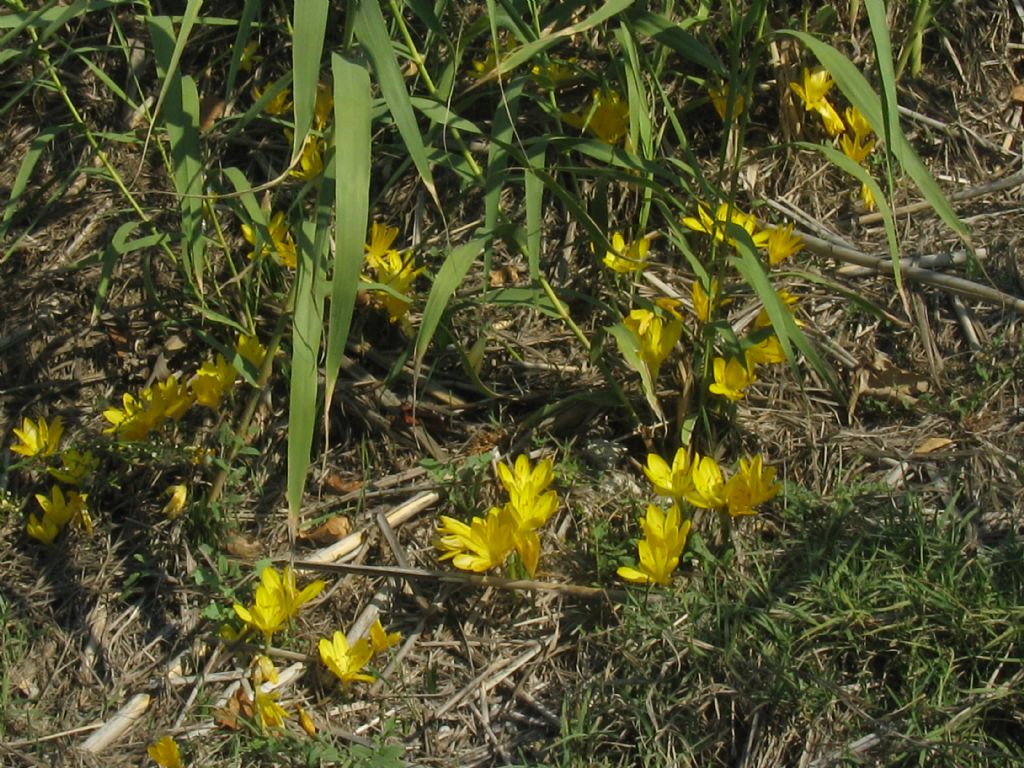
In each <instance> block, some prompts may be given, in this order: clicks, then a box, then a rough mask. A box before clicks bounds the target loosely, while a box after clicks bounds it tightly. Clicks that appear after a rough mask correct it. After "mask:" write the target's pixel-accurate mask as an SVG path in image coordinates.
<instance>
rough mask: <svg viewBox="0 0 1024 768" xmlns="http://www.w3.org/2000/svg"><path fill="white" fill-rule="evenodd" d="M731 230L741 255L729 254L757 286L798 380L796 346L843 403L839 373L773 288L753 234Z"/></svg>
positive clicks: (752, 287)
mask: <svg viewBox="0 0 1024 768" xmlns="http://www.w3.org/2000/svg"><path fill="white" fill-rule="evenodd" d="M728 229H729V231H730V234H732V236H733V237H735V239H736V243H737V251H738V252H739V254H740V255H739V256H729V257H728V258H729V263H730V264H731V265H732V266H733V267H735V268H736V271H737V272H739V273H740V275H742V276H743V279H744V280H745V281H746V283H747V285H749V286H750V287H751V289H753V291H754V293H756V294H757V297H758V298H759V299H760V300H761V303H762V304H764V308H765V311H766V312H767V313H768V318H769V319H770V320H771V321H772V328H773V329H774V330H775V335H776V336H778V338H779V343H780V344H781V345H782V348H783V350H785V352H786V357H787V358H788V359H789V361H790V366H791V367H792V369H793V372H794V374H796V376H797V377H798V379H799V378H801V373H800V369H799V368H798V367H797V365H796V356H795V354H794V353H793V347H794V346H795V347H796V348H797V349H799V350H800V351H801V352H803V354H804V357H805V358H807V362H809V363H810V364H811V367H813V368H814V370H815V371H817V372H818V375H819V376H821V378H822V379H824V381H825V382H826V383H827V384H828V387H829V389H831V390H832V393H833V395H834V396H835V397H836V398H837V399H838V400H839V402H843V401H844V396H843V393H842V389H840V387H839V383H838V381H837V380H836V377H835V373H834V372H833V371H832V369H831V368H830V367H829V366H828V364H827V363H826V362H825V361H824V360H823V359H822V358H821V355H819V354H818V351H817V350H816V349H815V348H814V346H813V345H812V344H811V342H810V340H809V339H808V338H807V336H806V334H804V332H803V331H802V330H800V327H799V326H798V325H797V324H796V320H795V319H794V318H793V314H792V312H791V311H790V310H789V308H788V307H787V306H786V305H785V304H783V303H782V300H781V299H779V296H778V294H777V293H776V292H775V289H774V288H773V287H772V284H771V281H770V280H769V279H768V274H767V273H766V272H765V270H764V265H763V264H762V263H761V259H760V258H759V257H758V255H757V251H756V250H755V249H754V244H753V243H752V242H751V241H750V236H749V235H747V234H746V233H745V232H743V231H742V229H741V228H740V227H738V226H736V225H734V224H730V225H728Z"/></svg>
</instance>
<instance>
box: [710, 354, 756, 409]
mask: <svg viewBox="0 0 1024 768" xmlns="http://www.w3.org/2000/svg"><path fill="white" fill-rule="evenodd" d="M714 372H715V380H714V382H713V383H712V384H711V386H709V387H708V389H709V390H711V392H712V393H714V394H716V395H721V396H722V397H727V398H729V399H730V400H733V401H736V400H742V399H743V390H744V389H746V388H747V387H749V386H750V385H751V384H753V383H754V382H755V381H756V380H757V377H756V376H755V375H754V368H753V366H751V365H750V364H749V363H748V361H746V360H740V359H738V358H735V357H730V358H729V360H728V362H726V360H725V358H723V357H716V358H715V360H714Z"/></svg>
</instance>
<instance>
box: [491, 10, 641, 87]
mask: <svg viewBox="0 0 1024 768" xmlns="http://www.w3.org/2000/svg"><path fill="white" fill-rule="evenodd" d="M634 2H636V0H608V1H607V2H605V3H603V4H602V5H601V7H600V8H598V9H597V10H596V11H594V12H593V13H592V14H590V15H589V16H588V17H587V18H585V19H582V20H581V21H578V22H576V23H575V24H570V25H569V26H567V27H563V28H562V29H558V30H555V31H554V32H550V33H548V34H545V35H543V36H542V37H540V38H538V39H537V40H533V41H531V42H529V43H526V44H525V45H523V46H521V47H519V48H517V49H516V50H515V51H513V52H512V53H511V54H509V55H508V56H506V57H505V58H503V59H501V60H500V61H498V65H497V66H496V67H495V68H494V71H493V72H491V73H489V74H488V75H487V76H486V77H483V78H481V80H482V81H486V80H490V79H494V78H496V77H500V76H501V75H503V74H507V73H509V72H511V71H512V70H514V69H515V68H516V67H518V66H520V65H521V64H525V63H526V62H528V61H529V60H530V59H532V58H533V57H534V56H536V55H537V54H538V53H541V52H542V51H545V50H547V49H548V48H550V47H552V46H553V45H556V44H557V43H559V42H560V41H562V40H565V39H567V38H570V37H573V36H574V35H578V34H580V33H581V32H586V31H587V30H588V29H593V28H594V27H596V26H598V25H599V24H603V23H604V22H606V21H608V20H609V19H612V18H614V17H615V16H617V15H618V14H620V13H622V12H623V11H625V10H626V9H627V8H629V7H630V6H631V5H633V3H634Z"/></svg>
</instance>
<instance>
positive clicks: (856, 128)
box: [844, 107, 873, 143]
mask: <svg viewBox="0 0 1024 768" xmlns="http://www.w3.org/2000/svg"><path fill="white" fill-rule="evenodd" d="M844 114H845V115H846V125H847V127H848V128H849V129H850V130H851V131H853V135H854V138H855V139H856V141H857V143H860V142H861V141H862V140H864V139H866V138H867V137H868V136H870V135H871V134H872V133H873V131H872V129H871V123H869V122H868V119H867V118H866V117H864V115H863V114H862V113H861V111H860V110H859V109H857V108H856V107H847V108H846V112H845V113H844Z"/></svg>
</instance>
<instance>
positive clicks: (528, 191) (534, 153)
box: [524, 140, 547, 283]
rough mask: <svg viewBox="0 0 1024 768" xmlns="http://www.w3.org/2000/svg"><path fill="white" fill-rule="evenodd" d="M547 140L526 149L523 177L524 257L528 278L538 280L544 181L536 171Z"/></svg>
mask: <svg viewBox="0 0 1024 768" xmlns="http://www.w3.org/2000/svg"><path fill="white" fill-rule="evenodd" d="M546 152H547V142H546V141H543V140H541V141H538V142H536V143H535V144H532V145H531V146H530V148H529V150H527V153H526V159H527V162H529V164H530V167H529V170H527V172H526V178H525V179H524V195H525V197H526V258H527V261H528V262H529V265H530V279H531V280H533V281H534V282H535V283H536V282H537V281H539V280H540V278H541V274H540V252H541V247H542V244H543V235H544V183H543V182H542V181H541V180H540V177H539V176H538V175H537V171H541V172H543V171H544V156H545V154H546Z"/></svg>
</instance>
